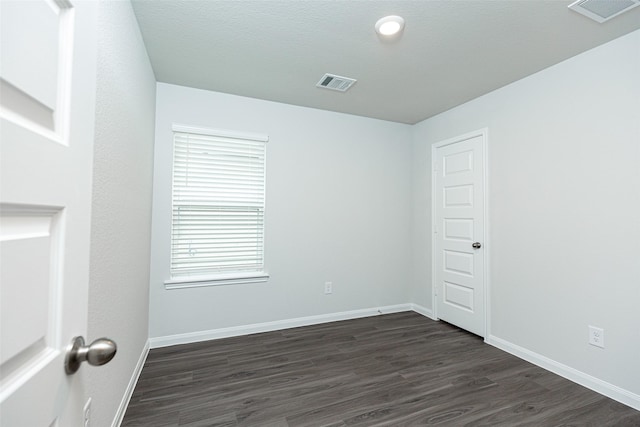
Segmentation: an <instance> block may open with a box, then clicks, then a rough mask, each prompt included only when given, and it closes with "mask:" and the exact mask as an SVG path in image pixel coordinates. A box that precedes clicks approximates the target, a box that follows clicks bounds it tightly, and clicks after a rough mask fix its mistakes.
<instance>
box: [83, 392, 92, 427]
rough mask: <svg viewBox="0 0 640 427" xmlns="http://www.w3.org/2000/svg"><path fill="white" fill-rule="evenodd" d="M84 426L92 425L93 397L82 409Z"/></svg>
mask: <svg viewBox="0 0 640 427" xmlns="http://www.w3.org/2000/svg"><path fill="white" fill-rule="evenodd" d="M82 419H83V424H82V425H83V426H84V427H89V426H90V425H91V422H90V420H91V398H89V399H87V403H85V404H84V408H83V409H82Z"/></svg>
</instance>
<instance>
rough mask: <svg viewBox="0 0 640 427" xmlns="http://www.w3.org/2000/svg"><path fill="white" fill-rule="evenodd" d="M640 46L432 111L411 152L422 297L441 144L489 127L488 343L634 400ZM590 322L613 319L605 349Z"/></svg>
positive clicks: (574, 61)
mask: <svg viewBox="0 0 640 427" xmlns="http://www.w3.org/2000/svg"><path fill="white" fill-rule="evenodd" d="M639 46H640V31H636V32H634V33H631V34H629V35H627V36H624V37H622V38H619V39H617V40H614V41H612V42H610V43H608V44H605V45H602V46H600V47H598V48H595V49H593V50H591V51H588V52H586V53H584V54H581V55H579V56H576V57H574V58H571V59H569V60H567V61H565V62H562V63H560V64H558V65H555V66H553V67H550V68H548V69H546V70H544V71H542V72H539V73H537V74H535V75H532V76H530V77H527V78H525V79H523V80H520V81H518V82H516V83H513V84H511V85H509V86H506V87H504V88H502V89H500V90H497V91H495V92H492V93H490V94H488V95H485V96H483V97H480V98H478V99H476V100H474V101H471V102H469V103H466V104H464V105H461V106H459V107H456V108H454V109H452V110H450V111H447V112H445V113H442V114H440V115H438V116H436V117H433V118H431V119H428V120H426V121H424V122H421V123H419V124H418V125H416V126H415V128H414V142H413V155H412V156H413V168H414V170H413V185H414V190H413V199H414V217H413V218H414V220H413V250H414V259H416V260H422V261H423V262H422V263H419V262H416V263H415V264H414V265H415V267H414V270H413V279H414V281H413V293H412V295H413V298H414V300H413V302H415V303H418V304H422V305H424V306H427V307H432V305H431V304H432V301H431V268H430V262H431V234H430V227H431V219H430V215H431V206H430V203H429V202H428V200H429V199H430V197H431V196H430V192H431V174H430V163H431V159H430V158H429V157H430V155H431V144H433V143H435V142H438V141H441V140H445V139H448V138H451V137H454V136H457V135H461V134H464V133H467V132H470V131H473V130H476V129H480V128H484V127H488V129H489V150H488V153H489V187H490V190H489V197H488V200H489V226H490V239H489V242H486V244H485V247H486V248H487V250H488V251H489V256H490V336H489V337H488V338H489V340H490V342H491V341H493V342H495V343H497V344H501V345H506V346H511V347H512V348H519V349H520V350H521V351H523V353H522V354H527V353H529V354H537V355H538V356H542V357H545V358H548V359H549V360H550V361H551V362H553V363H552V364H555V365H556V366H560V365H563V366H565V367H569V368H572V369H575V370H577V371H579V372H580V373H582V374H584V375H583V377H584V378H587V379H589V377H591V378H593V379H595V380H594V381H593V382H594V384H597V383H598V381H600V380H601V381H605V382H607V383H610V384H613V385H614V386H618V387H621V388H622V389H624V390H626V391H627V392H631V393H635V396H630V397H631V398H632V399H635V404H636V405H637V404H638V402H639V401H640V400H639V398H638V394H640V364H638V360H640V329H639V326H638V325H640V310H638V302H639V301H640V190H639V189H640V78H639V76H640V49H639ZM425 290H427V291H426V292H425ZM588 325H594V326H599V327H601V328H604V330H605V345H606V348H605V349H600V348H596V347H593V346H590V345H588V344H587V326H588ZM624 390H622V391H621V395H624V394H625V392H624Z"/></svg>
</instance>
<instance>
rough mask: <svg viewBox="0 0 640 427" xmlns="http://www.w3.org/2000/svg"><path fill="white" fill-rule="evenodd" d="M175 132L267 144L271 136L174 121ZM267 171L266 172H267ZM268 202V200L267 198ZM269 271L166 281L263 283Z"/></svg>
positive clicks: (178, 284) (175, 285) (176, 285)
mask: <svg viewBox="0 0 640 427" xmlns="http://www.w3.org/2000/svg"><path fill="white" fill-rule="evenodd" d="M171 130H172V131H173V132H184V133H195V134H202V135H211V136H223V137H229V138H238V139H248V140H253V141H261V142H264V143H265V144H266V143H267V142H269V136H267V135H265V134H260V133H250V132H237V131H232V130H227V129H212V128H201V127H196V126H188V125H182V124H178V123H173V124H172V126H171ZM265 173H266V172H265ZM265 203H266V200H265ZM269 277H270V276H269V273H267V272H266V270H264V271H256V272H248V273H242V272H237V273H227V274H216V275H199V276H185V277H176V278H171V279H167V280H165V281H164V287H165V289H166V290H171V289H185V288H201V287H207V286H222V285H234V284H243V283H263V282H267V281H268V280H269Z"/></svg>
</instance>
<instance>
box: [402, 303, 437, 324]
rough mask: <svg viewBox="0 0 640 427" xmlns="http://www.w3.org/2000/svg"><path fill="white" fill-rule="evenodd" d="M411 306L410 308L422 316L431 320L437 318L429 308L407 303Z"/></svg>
mask: <svg viewBox="0 0 640 427" xmlns="http://www.w3.org/2000/svg"><path fill="white" fill-rule="evenodd" d="M409 305H410V306H411V310H413V311H415V312H416V313H418V314H422V315H423V316H424V317H428V318H429V319H431V320H438V319H436V318H435V316H434V315H433V311H432V310H431V309H430V308H427V307H423V306H421V305H418V304H409Z"/></svg>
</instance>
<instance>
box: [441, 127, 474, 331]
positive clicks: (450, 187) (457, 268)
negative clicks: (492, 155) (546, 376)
mask: <svg viewBox="0 0 640 427" xmlns="http://www.w3.org/2000/svg"><path fill="white" fill-rule="evenodd" d="M484 179H485V177H484V134H476V135H475V136H464V137H460V138H458V139H454V140H450V141H447V142H445V143H442V144H437V145H436V146H435V148H434V198H433V203H434V215H435V216H434V254H435V256H434V260H435V263H434V271H435V296H436V298H435V300H436V316H437V317H438V318H440V319H442V320H445V321H447V322H450V323H452V324H455V325H457V326H459V327H461V328H463V329H466V330H468V331H470V332H473V333H475V334H478V335H480V336H484V334H485V298H484V295H485V283H484V247H481V248H478V249H474V248H473V246H472V245H473V243H474V242H479V243H481V244H482V241H483V240H484Z"/></svg>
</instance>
